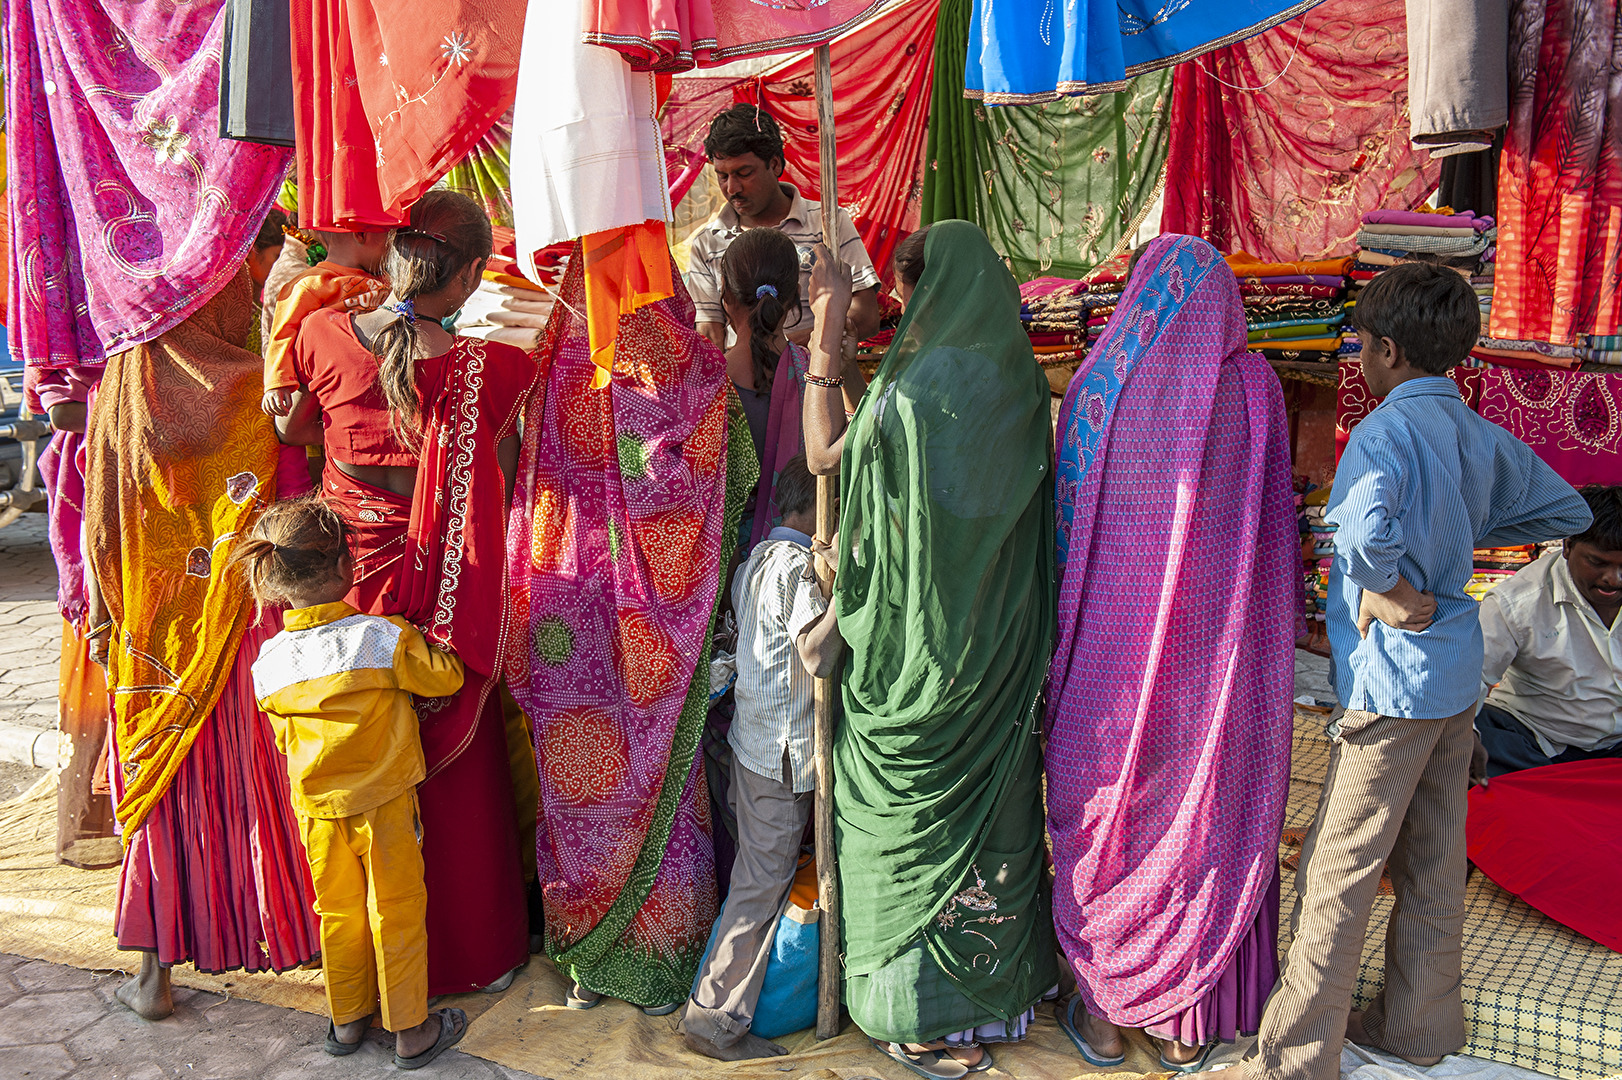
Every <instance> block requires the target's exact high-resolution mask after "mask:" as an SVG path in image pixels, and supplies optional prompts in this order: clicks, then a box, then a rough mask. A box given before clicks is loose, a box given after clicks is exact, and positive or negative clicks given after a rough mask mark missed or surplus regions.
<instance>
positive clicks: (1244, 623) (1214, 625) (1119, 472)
mask: <svg viewBox="0 0 1622 1080" xmlns="http://www.w3.org/2000/svg"><path fill="white" fill-rule="evenodd" d="M1245 347H1246V334H1245V320H1244V315H1243V309H1242V307H1241V305H1240V299H1239V287H1238V283H1237V282H1236V281H1235V279H1234V276H1233V273H1232V271H1230V270H1229V269H1228V267H1227V264H1226V263H1224V262H1223V261H1222V257H1221V256H1220V255H1219V254H1218V253H1217V252H1216V250H1215V249H1214V248H1212V247H1211V245H1210V244H1208V243H1206V242H1205V241H1203V240H1199V239H1196V238H1194V237H1189V236H1175V235H1168V236H1162V237H1160V238H1159V239H1157V240H1155V241H1153V242H1152V243H1151V244H1150V245H1149V247H1148V249H1147V251H1146V252H1144V253H1143V255H1142V257H1141V258H1140V259H1139V260H1138V265H1136V266H1135V268H1134V271H1133V273H1132V276H1131V279H1130V280H1129V282H1128V284H1127V288H1126V292H1125V294H1124V295H1123V296H1122V299H1121V303H1120V305H1119V306H1118V307H1117V308H1116V311H1115V314H1114V316H1113V317H1112V318H1111V320H1110V323H1109V325H1108V326H1107V327H1106V328H1105V330H1104V334H1103V336H1102V337H1101V338H1100V339H1099V342H1098V345H1097V346H1096V347H1095V348H1094V349H1093V350H1092V352H1091V354H1090V356H1091V366H1090V367H1089V368H1085V369H1083V370H1082V371H1080V372H1078V373H1077V375H1076V377H1075V378H1074V379H1073V380H1072V381H1071V383H1070V389H1069V391H1068V393H1067V394H1066V395H1065V401H1064V407H1063V409H1062V411H1061V412H1060V414H1059V427H1058V439H1059V445H1058V467H1057V470H1056V483H1057V492H1056V496H1057V498H1056V504H1057V510H1058V560H1057V565H1058V567H1059V590H1060V591H1059V637H1058V648H1057V650H1056V652H1055V655H1054V659H1053V666H1052V670H1051V672H1050V676H1049V685H1048V698H1049V701H1050V702H1052V705H1051V706H1050V709H1049V714H1048V732H1047V738H1048V741H1047V755H1046V761H1047V781H1048V788H1047V793H1048V825H1049V829H1050V832H1051V834H1052V838H1053V859H1054V864H1055V868H1056V870H1057V881H1056V884H1055V885H1054V891H1053V917H1054V923H1055V926H1056V929H1057V930H1058V936H1059V943H1060V945H1061V947H1062V948H1063V950H1064V952H1065V955H1066V956H1067V957H1068V958H1069V960H1070V965H1071V967H1072V968H1073V969H1074V970H1075V974H1076V982H1077V990H1078V993H1077V997H1076V998H1075V999H1073V1000H1072V1001H1071V1002H1070V1003H1069V1004H1068V1006H1067V1008H1065V1009H1062V1010H1061V1011H1060V1020H1061V1023H1062V1024H1063V1026H1064V1027H1065V1030H1066V1032H1067V1033H1068V1034H1069V1035H1070V1037H1071V1039H1072V1041H1074V1042H1075V1044H1076V1047H1077V1049H1079V1050H1080V1051H1081V1053H1082V1055H1083V1056H1084V1057H1085V1058H1087V1060H1088V1061H1089V1062H1091V1063H1092V1064H1094V1065H1098V1066H1109V1065H1115V1064H1120V1062H1121V1061H1122V1060H1124V1054H1123V1046H1122V1042H1121V1034H1120V1031H1119V1028H1122V1027H1135V1028H1143V1029H1145V1030H1146V1031H1147V1032H1148V1033H1149V1034H1150V1035H1152V1036H1154V1037H1156V1038H1158V1039H1159V1040H1161V1043H1162V1054H1161V1064H1162V1066H1163V1067H1164V1068H1166V1069H1169V1070H1172V1071H1174V1072H1194V1071H1197V1070H1198V1069H1200V1068H1202V1067H1203V1066H1204V1065H1205V1063H1206V1062H1207V1061H1208V1059H1209V1057H1210V1053H1211V1049H1212V1047H1214V1046H1215V1045H1216V1043H1217V1042H1218V1041H1226V1040H1232V1039H1233V1038H1234V1037H1235V1035H1236V1034H1239V1033H1249V1032H1254V1031H1255V1030H1256V1028H1257V1025H1258V1022H1259V1021H1260V1018H1261V1009H1262V1003H1263V1002H1264V1001H1265V1000H1266V998H1267V995H1268V993H1269V991H1270V990H1271V989H1272V986H1273V982H1274V980H1275V978H1276V976H1277V972H1278V958H1277V949H1276V938H1277V932H1278V871H1277V862H1278V853H1277V844H1278V834H1279V828H1280V825H1281V823H1282V819H1283V812H1284V801H1285V795H1286V793H1287V789H1288V787H1289V763H1290V731H1291V708H1290V695H1291V688H1292V686H1293V683H1294V650H1293V637H1294V629H1293V621H1292V620H1291V619H1289V618H1286V617H1285V616H1286V615H1287V614H1288V613H1289V612H1291V611H1294V610H1297V609H1298V606H1299V605H1297V603H1296V596H1297V590H1298V588H1299V586H1298V583H1297V578H1296V573H1297V568H1298V565H1299V564H1298V562H1297V558H1296V533H1295V519H1294V513H1293V509H1292V507H1293V500H1292V495H1291V487H1290V459H1289V440H1288V432H1287V427H1286V423H1285V416H1284V402H1283V395H1282V393H1281V392H1280V389H1279V385H1278V380H1277V378H1276V377H1275V376H1274V375H1273V373H1272V371H1271V370H1270V369H1269V368H1268V366H1267V364H1266V362H1265V361H1263V360H1262V359H1261V358H1260V357H1258V356H1255V355H1252V354H1249V353H1247V352H1246V351H1245Z"/></svg>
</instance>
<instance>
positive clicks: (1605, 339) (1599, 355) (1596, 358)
mask: <svg viewBox="0 0 1622 1080" xmlns="http://www.w3.org/2000/svg"><path fill="white" fill-rule="evenodd" d="M1578 342H1579V344H1578V346H1577V356H1578V358H1579V359H1580V360H1581V361H1582V362H1583V363H1585V364H1608V365H1610V366H1612V367H1616V366H1619V365H1622V335H1618V334H1610V335H1602V334H1583V335H1581V336H1580V337H1579V338H1578Z"/></svg>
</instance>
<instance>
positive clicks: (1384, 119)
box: [1161, 0, 1442, 261]
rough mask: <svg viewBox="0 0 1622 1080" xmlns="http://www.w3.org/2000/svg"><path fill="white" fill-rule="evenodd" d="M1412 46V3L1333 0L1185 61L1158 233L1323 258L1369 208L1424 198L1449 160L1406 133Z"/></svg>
mask: <svg viewBox="0 0 1622 1080" xmlns="http://www.w3.org/2000/svg"><path fill="white" fill-rule="evenodd" d="M1407 45H1408V33H1407V14H1406V8H1405V6H1404V3H1403V0H1372V2H1371V0H1326V2H1325V3H1323V4H1320V5H1319V6H1317V7H1315V8H1313V9H1312V10H1311V11H1309V12H1307V13H1306V14H1305V15H1302V16H1301V17H1300V18H1298V19H1293V20H1291V21H1290V22H1288V23H1285V24H1284V25H1283V26H1279V27H1275V28H1274V29H1272V30H1269V31H1267V32H1266V33H1264V34H1259V35H1257V36H1256V37H1253V38H1250V39H1249V40H1247V41H1242V42H1240V43H1238V44H1237V45H1229V46H1228V47H1226V48H1223V49H1218V50H1216V51H1215V52H1212V53H1207V54H1206V55H1205V56H1202V57H1200V58H1199V59H1198V60H1192V61H1189V62H1188V63H1185V64H1179V65H1178V66H1177V71H1176V73H1175V75H1174V77H1173V82H1172V100H1171V145H1170V148H1169V150H1168V153H1167V159H1166V208H1165V213H1164V215H1163V216H1162V218H1161V230H1162V231H1163V232H1168V233H1191V234H1193V235H1195V236H1203V237H1205V238H1206V239H1207V240H1209V241H1211V243H1213V244H1215V245H1216V246H1217V247H1219V248H1221V249H1222V250H1223V251H1241V250H1243V251H1248V252H1251V253H1253V254H1255V255H1258V256H1261V257H1262V258H1264V259H1272V260H1278V261H1286V260H1296V259H1321V258H1327V257H1331V256H1337V255H1345V254H1347V253H1348V252H1349V251H1351V250H1352V248H1353V247H1354V246H1355V244H1354V241H1353V238H1354V237H1355V236H1356V235H1357V227H1358V224H1359V222H1360V220H1361V218H1362V215H1363V212H1364V211H1366V210H1368V209H1369V208H1370V207H1386V208H1388V209H1403V210H1406V209H1412V208H1413V207H1415V206H1418V205H1419V204H1421V203H1423V202H1424V201H1425V200H1426V198H1428V197H1429V196H1430V193H1431V192H1432V191H1434V190H1435V189H1436V182H1437V180H1438V179H1439V178H1440V177H1441V173H1442V167H1441V164H1440V162H1435V163H1433V162H1431V161H1430V155H1429V154H1426V153H1422V152H1417V151H1415V150H1413V149H1412V146H1411V144H1410V141H1409V134H1408V109H1407V102H1408V91H1407V83H1408V63H1407V61H1408V48H1407Z"/></svg>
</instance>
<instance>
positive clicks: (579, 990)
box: [563, 982, 603, 1009]
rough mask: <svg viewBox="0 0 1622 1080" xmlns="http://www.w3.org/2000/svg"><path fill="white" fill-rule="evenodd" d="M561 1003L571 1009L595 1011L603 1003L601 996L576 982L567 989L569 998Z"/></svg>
mask: <svg viewBox="0 0 1622 1080" xmlns="http://www.w3.org/2000/svg"><path fill="white" fill-rule="evenodd" d="M563 1003H564V1004H565V1005H567V1006H568V1007H569V1008H571V1009H595V1008H596V1007H597V1006H599V1005H601V1004H602V1003H603V995H601V994H599V993H598V992H597V991H595V990H587V989H586V988H585V987H584V986H581V985H580V983H579V982H576V983H574V984H573V985H571V986H570V987H569V996H568V997H567V998H566V999H565V1000H564V1002H563Z"/></svg>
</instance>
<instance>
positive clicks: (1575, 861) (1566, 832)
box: [1466, 759, 1622, 952]
mask: <svg viewBox="0 0 1622 1080" xmlns="http://www.w3.org/2000/svg"><path fill="white" fill-rule="evenodd" d="M1619 821H1622V760H1616V759H1611V760H1605V761H1574V762H1570V763H1568V764H1565V765H1545V766H1544V767H1543V768H1540V769H1527V770H1525V771H1524V772H1516V773H1509V774H1507V775H1504V776H1500V777H1497V778H1495V779H1494V780H1493V781H1492V784H1491V786H1489V787H1487V788H1485V789H1482V788H1474V789H1473V790H1471V792H1470V816H1469V820H1468V824H1467V826H1466V832H1467V834H1468V836H1469V841H1470V846H1469V850H1470V861H1472V862H1474V863H1475V864H1476V865H1477V866H1478V867H1480V868H1481V870H1482V872H1483V873H1485V874H1486V875H1487V876H1488V877H1490V878H1492V879H1493V880H1494V881H1496V882H1498V884H1500V885H1502V886H1503V887H1504V888H1506V889H1508V890H1509V891H1510V892H1512V893H1514V894H1515V895H1516V896H1519V897H1520V898H1521V899H1522V900H1525V901H1526V902H1527V903H1528V904H1531V905H1532V906H1533V907H1535V908H1537V909H1538V910H1539V911H1541V912H1543V913H1544V914H1545V915H1547V916H1549V917H1550V918H1551V919H1554V920H1555V921H1557V922H1561V923H1564V924H1565V925H1567V926H1569V927H1571V928H1572V929H1573V930H1575V931H1577V932H1578V933H1579V934H1582V935H1584V936H1585V937H1589V938H1592V939H1593V940H1595V941H1597V942H1599V943H1600V944H1601V945H1604V946H1605V947H1607V948H1609V949H1614V950H1615V951H1617V952H1622V903H1619V902H1618V898H1619V897H1622V835H1619V834H1618V831H1617V822H1619Z"/></svg>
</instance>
